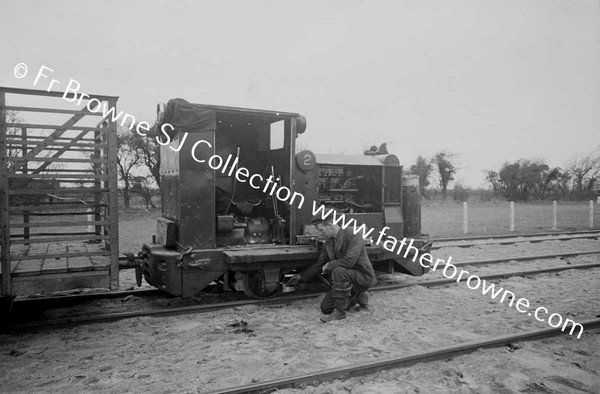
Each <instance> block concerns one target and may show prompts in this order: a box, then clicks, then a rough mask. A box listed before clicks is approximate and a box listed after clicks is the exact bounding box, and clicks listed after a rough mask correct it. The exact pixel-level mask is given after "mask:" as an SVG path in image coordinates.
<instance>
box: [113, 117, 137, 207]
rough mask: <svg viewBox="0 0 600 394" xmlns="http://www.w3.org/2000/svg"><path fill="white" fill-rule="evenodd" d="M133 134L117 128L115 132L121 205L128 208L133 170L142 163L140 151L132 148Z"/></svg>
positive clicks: (133, 176)
mask: <svg viewBox="0 0 600 394" xmlns="http://www.w3.org/2000/svg"><path fill="white" fill-rule="evenodd" d="M133 138H134V137H133V133H132V132H131V131H130V130H129V129H127V128H126V127H122V126H119V127H118V130H117V146H118V150H117V173H118V175H119V180H120V181H121V182H122V184H123V188H122V194H123V204H124V205H125V208H129V207H130V199H131V195H130V193H131V192H132V187H133V184H134V179H135V175H134V169H135V168H136V167H138V166H139V165H140V164H141V163H142V157H141V155H140V150H139V149H136V148H135V147H134V143H135V141H134V140H133Z"/></svg>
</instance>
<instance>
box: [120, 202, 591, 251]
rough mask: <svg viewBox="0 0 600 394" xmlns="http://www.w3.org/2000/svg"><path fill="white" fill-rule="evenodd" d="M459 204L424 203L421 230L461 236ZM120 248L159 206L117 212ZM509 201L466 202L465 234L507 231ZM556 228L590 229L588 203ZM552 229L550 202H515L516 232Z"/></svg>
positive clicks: (136, 237)
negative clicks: (467, 229)
mask: <svg viewBox="0 0 600 394" xmlns="http://www.w3.org/2000/svg"><path fill="white" fill-rule="evenodd" d="M462 210H463V207H462V203H458V204H457V203H447V204H440V203H437V204H427V203H426V202H425V203H424V204H423V206H422V209H421V218H422V231H423V233H426V234H429V235H430V236H431V237H433V238H441V237H460V236H463V232H462V231H463V226H462V221H463V212H462ZM119 215H120V216H119V248H120V249H119V251H120V253H124V252H133V253H137V252H138V251H140V250H141V246H142V243H145V242H150V241H151V240H152V235H153V234H154V233H155V230H156V219H157V218H158V217H160V209H151V210H149V211H147V210H145V209H128V210H121V211H120V212H119ZM509 215H510V210H509V203H508V202H488V203H481V204H470V205H469V233H468V234H467V235H473V236H474V235H495V234H509V233H510V231H509V229H510V226H509V225H510V221H509V220H510V219H509V218H510V216H509ZM557 217H558V219H557V227H558V230H586V229H588V228H589V203H588V202H580V203H559V204H558V214H557ZM594 228H595V229H600V207H594ZM551 230H552V203H551V202H547V203H536V204H532V203H529V204H524V203H515V233H517V234H518V233H536V232H547V231H548V232H549V231H551Z"/></svg>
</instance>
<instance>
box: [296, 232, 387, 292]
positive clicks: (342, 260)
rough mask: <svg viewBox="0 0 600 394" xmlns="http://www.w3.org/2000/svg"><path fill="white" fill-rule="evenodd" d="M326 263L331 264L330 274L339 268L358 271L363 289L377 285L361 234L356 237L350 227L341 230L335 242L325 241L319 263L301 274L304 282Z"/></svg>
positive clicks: (332, 240) (358, 279)
mask: <svg viewBox="0 0 600 394" xmlns="http://www.w3.org/2000/svg"><path fill="white" fill-rule="evenodd" d="M326 263H329V264H328V265H327V271H329V272H331V271H333V270H334V269H335V268H337V267H343V268H348V269H353V270H356V271H358V272H359V273H360V274H361V275H358V277H357V282H358V284H359V285H360V286H362V287H365V288H369V287H371V286H374V285H375V284H376V283H377V279H376V278H375V272H374V271H373V266H372V265H371V261H370V260H369V256H368V255H367V250H366V249H365V245H364V240H363V237H362V236H361V235H360V233H359V234H356V235H355V234H354V232H353V231H352V229H351V228H350V227H348V228H346V229H342V228H340V231H339V232H338V234H337V237H335V241H334V239H333V238H330V239H328V240H327V241H325V245H324V246H323V249H321V253H320V254H319V258H318V259H317V262H316V263H314V264H313V265H311V266H310V267H308V268H307V269H305V270H304V271H302V272H301V273H300V275H301V276H302V280H303V281H308V280H310V278H312V277H313V276H315V275H316V274H317V273H319V272H320V271H321V269H322V267H323V266H324V265H325V264H326Z"/></svg>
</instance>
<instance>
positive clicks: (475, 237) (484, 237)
mask: <svg viewBox="0 0 600 394" xmlns="http://www.w3.org/2000/svg"><path fill="white" fill-rule="evenodd" d="M591 233H600V229H598V230H594V229H591V230H577V231H575V230H574V231H553V232H550V233H521V234H499V235H477V236H473V237H455V238H453V237H450V238H434V242H450V241H475V240H479V239H503V238H518V237H548V236H553V235H577V234H591Z"/></svg>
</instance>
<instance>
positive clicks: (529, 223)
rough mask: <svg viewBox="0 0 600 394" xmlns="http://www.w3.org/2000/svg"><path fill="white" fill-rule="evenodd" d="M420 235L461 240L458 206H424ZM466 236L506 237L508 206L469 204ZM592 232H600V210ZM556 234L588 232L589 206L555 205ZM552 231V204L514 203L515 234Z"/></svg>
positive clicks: (459, 206) (460, 215) (460, 220)
mask: <svg viewBox="0 0 600 394" xmlns="http://www.w3.org/2000/svg"><path fill="white" fill-rule="evenodd" d="M421 220H422V232H423V233H426V234H429V235H430V236H431V237H433V238H441V237H459V236H463V224H462V223H463V206H462V203H447V204H431V205H429V204H427V203H424V205H423V206H422V208H421ZM468 222H469V226H468V234H467V235H466V236H469V235H473V236H475V235H492V234H493V235H497V234H510V205H509V203H508V202H488V203H481V204H469V206H468ZM594 228H595V229H600V207H594ZM557 229H558V230H563V231H564V230H587V229H589V202H579V203H558V208H557ZM550 231H552V202H544V203H527V204H526V203H515V233H516V234H519V233H537V232H550Z"/></svg>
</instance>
